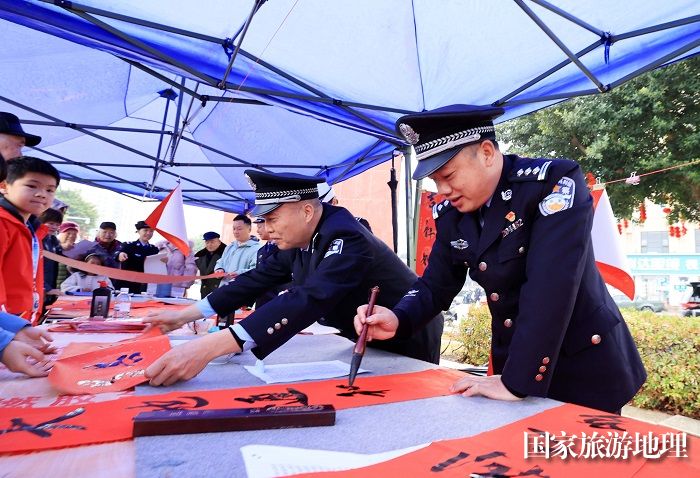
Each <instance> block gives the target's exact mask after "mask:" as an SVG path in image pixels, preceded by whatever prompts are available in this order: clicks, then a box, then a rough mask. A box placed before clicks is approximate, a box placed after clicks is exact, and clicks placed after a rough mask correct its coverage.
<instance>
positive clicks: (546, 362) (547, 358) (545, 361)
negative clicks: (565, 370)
mask: <svg viewBox="0 0 700 478" xmlns="http://www.w3.org/2000/svg"><path fill="white" fill-rule="evenodd" d="M542 363H543V364H545V365H547V364H548V363H549V357H545V358H543V359H542Z"/></svg>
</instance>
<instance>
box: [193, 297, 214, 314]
mask: <svg viewBox="0 0 700 478" xmlns="http://www.w3.org/2000/svg"><path fill="white" fill-rule="evenodd" d="M195 305H196V306H197V308H198V309H199V311H200V312H201V313H202V317H204V318H209V317H211V316H212V315H216V311H215V310H214V309H213V308H212V306H211V304H210V303H209V299H206V298H205V299H202V300H200V301H199V302H197V303H196V304H195Z"/></svg>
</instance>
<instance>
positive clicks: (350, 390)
mask: <svg viewBox="0 0 700 478" xmlns="http://www.w3.org/2000/svg"><path fill="white" fill-rule="evenodd" d="M336 387H337V388H342V389H345V390H347V392H342V393H338V394H336V395H337V396H339V397H354V396H355V395H367V396H369V397H382V398H384V397H385V396H386V395H384V394H385V393H386V392H388V391H389V390H388V389H387V390H360V387H357V386H355V385H352V386H347V385H336Z"/></svg>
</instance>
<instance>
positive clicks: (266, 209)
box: [250, 203, 281, 216]
mask: <svg viewBox="0 0 700 478" xmlns="http://www.w3.org/2000/svg"><path fill="white" fill-rule="evenodd" d="M280 206H281V204H280V203H276V204H258V205H256V206H255V207H254V208H253V209H252V210H251V211H250V215H251V216H264V215H265V214H269V213H271V212H272V211H274V210H275V209H277V208H278V207H280Z"/></svg>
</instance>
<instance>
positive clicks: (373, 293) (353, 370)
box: [348, 286, 379, 387]
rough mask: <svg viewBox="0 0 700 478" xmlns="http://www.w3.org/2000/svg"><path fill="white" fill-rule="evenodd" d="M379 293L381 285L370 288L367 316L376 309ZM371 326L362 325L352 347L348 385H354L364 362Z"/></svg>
mask: <svg viewBox="0 0 700 478" xmlns="http://www.w3.org/2000/svg"><path fill="white" fill-rule="evenodd" d="M378 294H379V287H378V286H374V287H372V288H371V289H370V294H369V303H368V305H367V314H366V316H367V317H369V316H370V315H372V311H373V310H374V304H375V302H377V295H378ZM368 328H369V326H368V325H367V323H365V324H364V325H363V326H362V332H360V336H359V337H358V338H357V343H356V344H355V348H353V349H352V361H351V362H350V375H349V377H348V386H349V387H352V384H353V383H354V382H355V375H357V371H358V370H359V369H360V363H361V362H362V357H363V356H364V355H365V347H366V345H367V329H368Z"/></svg>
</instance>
